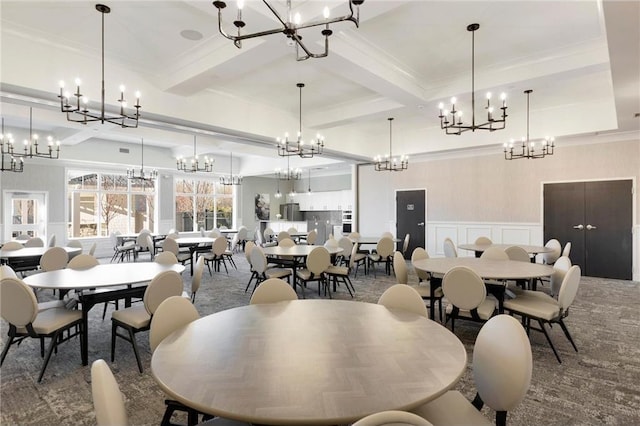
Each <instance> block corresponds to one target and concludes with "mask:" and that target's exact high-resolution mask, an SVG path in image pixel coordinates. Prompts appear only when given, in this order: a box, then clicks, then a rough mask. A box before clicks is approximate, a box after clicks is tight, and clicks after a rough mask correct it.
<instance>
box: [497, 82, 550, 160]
mask: <svg viewBox="0 0 640 426" xmlns="http://www.w3.org/2000/svg"><path fill="white" fill-rule="evenodd" d="M531 92H533V90H531V89H527V90H525V91H524V93H526V94H527V138H526V139H525V138H524V137H523V138H522V145H520V147H519V148H516V147H515V146H514V145H515V141H514V140H513V139H511V141H509V143H507V142H505V143H504V145H503V146H504V158H505V160H517V159H518V158H528V159H535V158H544V157H546V156H547V155H553V148H554V146H555V145H554V143H555V138H553V137H549V136H547V137H545V138H544V139H543V140H542V141H540V149H536V143H535V141H529V95H530V94H531Z"/></svg>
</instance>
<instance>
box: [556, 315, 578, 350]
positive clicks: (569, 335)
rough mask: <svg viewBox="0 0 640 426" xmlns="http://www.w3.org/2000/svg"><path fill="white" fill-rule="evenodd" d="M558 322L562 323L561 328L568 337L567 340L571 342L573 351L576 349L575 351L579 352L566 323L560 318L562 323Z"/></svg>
mask: <svg viewBox="0 0 640 426" xmlns="http://www.w3.org/2000/svg"><path fill="white" fill-rule="evenodd" d="M558 322H559V323H560V327H561V328H562V331H564V335H565V336H567V339H569V342H571V346H573V349H575V351H576V352H578V348H577V347H576V344H575V343H574V342H573V339H572V338H571V334H570V333H569V329H568V328H567V325H566V324H565V323H564V321H563V320H562V318H560V321H558Z"/></svg>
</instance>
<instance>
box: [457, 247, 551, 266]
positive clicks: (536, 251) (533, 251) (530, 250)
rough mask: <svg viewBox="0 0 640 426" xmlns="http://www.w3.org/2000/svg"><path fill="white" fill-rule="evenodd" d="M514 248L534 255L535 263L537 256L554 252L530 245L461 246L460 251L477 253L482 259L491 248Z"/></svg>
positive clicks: (533, 260) (546, 248)
mask: <svg viewBox="0 0 640 426" xmlns="http://www.w3.org/2000/svg"><path fill="white" fill-rule="evenodd" d="M512 246H518V247H522V248H523V249H524V251H526V252H527V253H529V254H532V255H533V258H532V259H531V262H535V256H536V255H537V254H539V253H550V252H552V251H553V249H552V248H550V247H545V246H536V245H529V244H460V245H459V246H458V248H459V249H462V250H471V251H474V252H475V253H476V257H480V255H481V254H482V253H483V252H484V251H485V250H486V249H488V248H489V247H498V248H501V249H503V250H504V249H506V248H509V247H512Z"/></svg>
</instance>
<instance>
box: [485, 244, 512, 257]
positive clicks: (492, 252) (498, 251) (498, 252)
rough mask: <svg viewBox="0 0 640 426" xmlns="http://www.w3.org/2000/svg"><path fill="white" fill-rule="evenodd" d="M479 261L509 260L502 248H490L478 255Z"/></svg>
mask: <svg viewBox="0 0 640 426" xmlns="http://www.w3.org/2000/svg"><path fill="white" fill-rule="evenodd" d="M480 259H489V260H509V255H508V254H507V253H506V252H505V251H504V249H503V248H500V247H496V246H491V247H487V249H486V250H485V251H483V252H482V254H481V255H480Z"/></svg>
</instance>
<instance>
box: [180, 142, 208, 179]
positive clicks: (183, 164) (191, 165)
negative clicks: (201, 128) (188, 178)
mask: <svg viewBox="0 0 640 426" xmlns="http://www.w3.org/2000/svg"><path fill="white" fill-rule="evenodd" d="M176 167H177V168H178V170H182V171H183V172H187V173H196V172H212V171H213V159H211V158H209V157H207V156H205V157H204V165H203V166H201V164H200V162H199V161H198V155H197V154H196V135H193V158H192V159H191V161H190V162H188V161H187V159H186V158H184V157H178V158H177V162H176Z"/></svg>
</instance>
